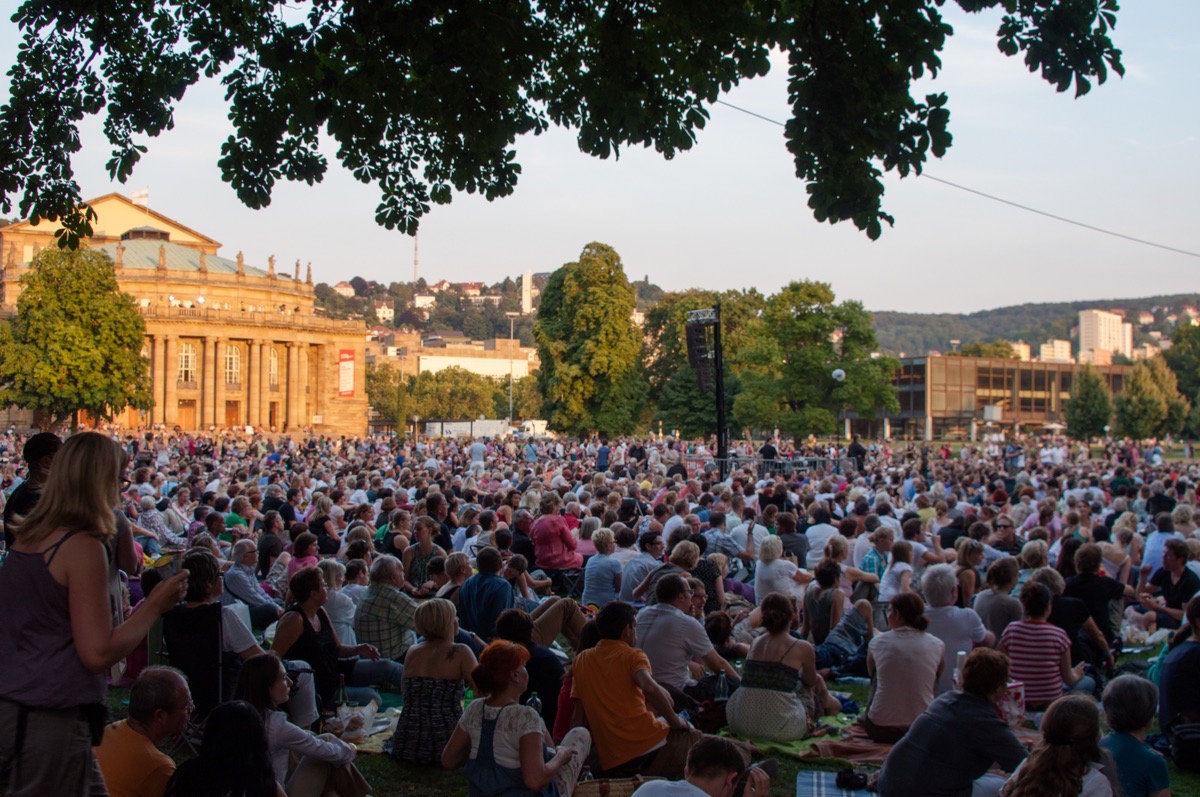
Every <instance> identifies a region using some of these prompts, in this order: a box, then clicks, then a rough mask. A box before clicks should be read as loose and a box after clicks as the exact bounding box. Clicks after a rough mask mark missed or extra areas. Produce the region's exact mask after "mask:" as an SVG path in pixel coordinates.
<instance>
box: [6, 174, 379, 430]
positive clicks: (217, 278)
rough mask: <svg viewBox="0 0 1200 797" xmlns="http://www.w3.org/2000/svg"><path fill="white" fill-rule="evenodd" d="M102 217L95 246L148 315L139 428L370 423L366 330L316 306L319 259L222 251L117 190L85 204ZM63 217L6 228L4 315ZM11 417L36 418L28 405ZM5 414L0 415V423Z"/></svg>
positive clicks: (123, 418) (133, 414) (126, 416)
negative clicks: (145, 401) (284, 269)
mask: <svg viewBox="0 0 1200 797" xmlns="http://www.w3.org/2000/svg"><path fill="white" fill-rule="evenodd" d="M89 204H90V205H91V206H92V207H93V208H94V209H95V210H96V212H97V214H98V216H99V219H98V221H97V222H96V223H95V224H94V225H93V226H94V235H93V236H92V238H90V239H89V240H88V242H87V245H88V246H91V247H93V248H95V249H98V250H100V251H102V252H105V253H107V254H108V255H109V257H111V258H112V260H113V262H114V263H115V264H116V271H117V281H118V283H119V284H120V286H121V290H123V291H125V292H126V293H128V294H130V295H131V296H133V297H134V300H135V301H136V302H137V304H138V308H139V310H140V312H141V313H142V316H143V318H145V320H146V344H145V347H144V348H143V355H144V356H145V358H146V360H147V363H148V364H149V369H150V374H151V377H152V383H153V390H154V407H153V409H152V410H151V411H150V412H149V413H142V412H138V411H136V410H131V409H127V410H126V411H124V412H123V413H122V414H120V415H119V416H118V417H117V422H119V423H121V425H123V426H126V427H131V428H136V427H138V426H145V425H148V424H164V425H165V426H166V427H167V428H174V427H179V428H181V429H184V430H199V429H211V428H214V427H217V428H220V427H235V426H256V427H261V428H263V429H274V430H276V431H279V432H298V431H300V430H302V429H310V428H311V429H312V430H314V431H315V432H318V433H325V434H337V435H357V434H363V433H365V432H366V429H367V397H366V390H365V378H364V367H365V359H364V346H365V341H366V326H365V324H364V323H363V322H361V321H338V320H334V319H329V318H324V317H321V316H318V315H316V314H315V313H314V308H313V282H312V268H311V265H310V266H308V267H307V268H306V269H305V273H304V274H303V275H302V274H301V267H300V263H299V261H297V262H296V264H295V267H294V270H293V271H292V273H281V272H278V271H276V268H275V259H274V257H272V258H270V259H269V261H268V263H267V267H266V269H265V270H264V269H261V268H257V267H254V266H251V265H248V264H246V263H245V261H244V258H243V257H242V255H241V253H240V252H239V253H238V254H237V256H236V258H235V259H234V260H229V259H227V258H224V257H220V256H218V255H217V251H218V249H220V247H221V244H220V243H219V242H217V241H215V240H213V239H211V238H208V237H206V236H204V235H202V234H200V233H198V232H196V231H194V230H191V229H189V228H187V227H185V226H183V225H182V224H180V223H179V222H176V221H174V220H172V219H169V218H167V217H166V216H163V215H162V214H160V213H157V212H155V211H153V210H147V209H145V208H142V207H139V206H137V205H135V204H133V202H131V201H130V200H129V199H128V198H126V197H124V196H121V195H119V194H109V195H107V196H104V197H101V198H99V199H96V200H93V201H91V202H90V203H89ZM54 229H55V225H54V224H52V223H42V224H40V225H37V226H33V225H31V224H29V223H28V222H17V223H15V224H12V225H10V226H8V227H2V228H0V314H11V313H15V312H16V302H17V297H18V296H19V295H20V291H21V286H20V282H19V280H20V277H21V275H22V274H24V273H26V271H27V270H28V268H29V265H30V263H31V261H32V260H33V258H34V256H35V255H36V254H37V252H38V251H40V250H41V249H42V248H45V247H49V246H55V245H56V243H55V240H54ZM7 414H8V416H9V417H8V419H7V422H8V423H10V424H14V425H17V426H18V427H23V426H28V425H30V424H31V422H32V418H31V416H30V415H29V414H28V413H22V412H21V411H18V410H12V411H9V412H8V413H7ZM3 421H4V419H3V418H0V422H3Z"/></svg>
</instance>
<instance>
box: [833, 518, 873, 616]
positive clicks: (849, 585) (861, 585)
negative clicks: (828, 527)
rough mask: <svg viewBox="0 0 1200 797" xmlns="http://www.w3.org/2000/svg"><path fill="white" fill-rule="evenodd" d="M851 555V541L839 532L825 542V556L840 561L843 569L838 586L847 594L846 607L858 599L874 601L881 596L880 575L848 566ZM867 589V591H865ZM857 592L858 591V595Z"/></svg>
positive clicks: (839, 563)
mask: <svg viewBox="0 0 1200 797" xmlns="http://www.w3.org/2000/svg"><path fill="white" fill-rule="evenodd" d="M849 556H850V543H849V542H848V541H847V538H846V537H843V536H842V535H840V534H838V535H836V536H833V537H830V538H829V540H828V541H826V543H825V558H826V559H832V560H833V561H835V562H837V563H838V566H839V567H841V569H842V574H841V577H840V578H839V579H838V587H839V588H840V589H841V590H842V593H843V594H845V596H846V608H849V607H850V604H851V603H853V602H854V601H856V600H868V601H872V602H874V601H875V600H876V599H877V598H878V596H879V588H878V587H877V586H873V585H877V584H879V576H877V575H875V574H874V573H868V572H866V571H865V570H860V569H859V568H857V567H847V566H846V564H845V562H846V559H847V557H849ZM864 590H865V591H864ZM855 593H858V594H857V595H856V594H855Z"/></svg>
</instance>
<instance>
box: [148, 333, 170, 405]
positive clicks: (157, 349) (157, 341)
mask: <svg viewBox="0 0 1200 797" xmlns="http://www.w3.org/2000/svg"><path fill="white" fill-rule="evenodd" d="M166 374H167V346H166V343H165V342H164V340H163V336H162V335H155V336H154V368H153V369H152V370H151V380H150V384H151V385H154V384H155V383H157V384H159V385H162V388H161V389H159V390H156V391H154V392H155V396H154V406H153V407H152V408H151V409H150V422H151V423H152V424H161V423H163V422H164V416H163V411H164V410H165V409H166V406H167V398H166V395H164V392H163V391H164V390H165V389H166V386H167V376H166Z"/></svg>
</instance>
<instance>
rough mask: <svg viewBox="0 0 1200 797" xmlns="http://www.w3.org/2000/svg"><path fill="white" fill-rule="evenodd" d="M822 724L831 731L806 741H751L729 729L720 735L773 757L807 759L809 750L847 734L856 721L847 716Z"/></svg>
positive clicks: (723, 729) (807, 738)
mask: <svg viewBox="0 0 1200 797" xmlns="http://www.w3.org/2000/svg"><path fill="white" fill-rule="evenodd" d="M821 724H822V725H825V726H828V727H829V731H828V732H826V733H824V734H823V735H820V736H808V737H806V738H804V739H796V740H794V741H790V742H777V741H771V740H769V739H750V738H747V737H743V736H737V735H736V734H734V733H733V732H732V731H730V730H729V728H722V729H721V732H720V735H721V736H728V737H730V738H737V739H743V740H744V741H748V742H753V743H754V745H755V746H756V747H757V748H758V749H759V750H762V751H763V752H764V753H765V754H767V755H769V756H771V755H773V756H787V757H789V758H806V757H808V755H809V752H808V751H809V749H810V748H812V746H813V745H815V744H817V743H818V742H821V741H823V740H826V739H830V738H835V737H836V736H837V735H838V734H841V733H845V732H846V730H847V729H849V728H850V727H851V726H852V725H853V724H854V719H853V718H851V717H847V716H845V715H838V716H836V717H822V718H821Z"/></svg>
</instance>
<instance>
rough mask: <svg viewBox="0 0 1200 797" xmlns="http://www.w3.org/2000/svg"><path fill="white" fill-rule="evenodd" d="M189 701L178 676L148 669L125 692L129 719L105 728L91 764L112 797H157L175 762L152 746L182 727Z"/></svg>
mask: <svg viewBox="0 0 1200 797" xmlns="http://www.w3.org/2000/svg"><path fill="white" fill-rule="evenodd" d="M192 708H193V706H192V696H191V693H190V692H189V691H188V685H187V681H185V680H184V678H183V674H182V673H181V672H179V671H178V670H176V669H174V668H172V667H147V668H146V669H144V670H142V672H141V674H140V675H138V677H137V680H136V681H134V682H133V688H132V689H130V690H129V719H127V720H121V721H120V722H114V723H113V724H112V725H109V726H108V727H107V728H105V729H104V740H103V742H101V744H100V746H99V747H97V748H96V761H97V763H99V764H100V772H101V774H103V775H104V784H105V786H107V787H108V793H109V794H110V795H112V797H162V795H163V792H165V791H166V788H167V781H168V780H170V779H171V775H173V774H174V773H175V762H174V761H172V760H171V759H170V757H169V756H166V755H164V754H163V753H161V752H159V750H158V748H157V745H158V743H159V742H161V741H162V740H163V739H166V738H167V737H169V736H179V735H181V734H182V733H183V731H184V729H185V728H187V722H188V717H189V716H190V715H191V713H192Z"/></svg>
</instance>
